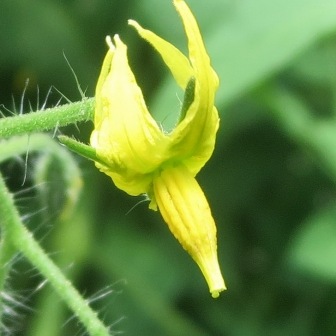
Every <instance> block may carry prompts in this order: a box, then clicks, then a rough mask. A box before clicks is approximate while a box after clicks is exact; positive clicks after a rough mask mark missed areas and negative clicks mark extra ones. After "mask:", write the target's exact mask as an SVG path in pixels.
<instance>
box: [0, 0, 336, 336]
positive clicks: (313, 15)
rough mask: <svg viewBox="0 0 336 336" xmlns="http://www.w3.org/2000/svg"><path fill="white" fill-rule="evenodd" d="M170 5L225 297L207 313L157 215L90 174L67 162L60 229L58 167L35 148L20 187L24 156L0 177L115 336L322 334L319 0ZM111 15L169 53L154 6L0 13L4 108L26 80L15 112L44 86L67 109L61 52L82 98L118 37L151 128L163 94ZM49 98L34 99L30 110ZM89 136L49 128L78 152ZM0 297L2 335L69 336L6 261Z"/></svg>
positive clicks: (332, 63)
mask: <svg viewBox="0 0 336 336" xmlns="http://www.w3.org/2000/svg"><path fill="white" fill-rule="evenodd" d="M188 4H189V5H190V7H191V9H192V11H193V12H194V14H195V16H196V17H197V19H198V22H199V25H200V27H201V30H202V33H203V36H204V40H205V43H206V45H207V48H208V51H209V54H210V56H211V59H212V63H213V66H214V68H215V69H216V70H217V72H218V74H219V77H220V81H221V85H220V88H219V91H218V95H217V107H218V110H219V112H220V116H221V128H220V130H219V134H218V141H217V146H216V149H215V152H214V155H213V157H212V159H211V160H210V161H209V163H208V164H207V165H206V167H205V168H204V169H203V170H202V172H201V173H200V174H199V176H198V181H199V183H200V185H201V186H202V188H203V190H204V191H205V194H206V195H207V198H208V200H209V203H210V205H211V208H212V212H213V215H214V217H215V220H216V222H217V227H218V249H219V259H220V263H221V266H222V269H223V273H224V277H225V279H226V283H227V286H228V291H227V292H225V293H223V294H222V295H221V297H220V298H219V299H217V300H213V299H212V298H211V296H210V294H209V293H208V289H207V286H206V284H205V281H204V279H203V277H202V275H201V273H200V271H199V270H198V268H197V266H196V265H195V264H194V262H193V261H192V260H191V258H190V257H189V256H188V255H187V254H186V253H185V252H184V251H183V250H182V248H181V247H180V246H179V244H178V243H177V242H176V241H175V240H174V238H173V236H172V235H171V234H170V232H169V230H168V229H167V227H166V225H165V223H164V222H163V220H162V219H161V217H160V214H158V213H155V212H152V211H150V210H148V207H147V205H148V204H147V203H146V202H143V203H140V204H138V203H139V202H140V201H141V200H142V198H141V197H138V198H137V197H130V196H128V195H126V194H125V193H123V192H122V191H120V190H117V189H116V188H115V187H114V185H113V184H112V183H111V181H110V180H109V178H108V177H106V176H104V175H103V174H100V173H99V172H97V170H96V169H95V168H94V166H93V164H92V163H91V162H87V161H85V160H84V159H81V158H79V157H77V156H75V155H73V160H75V161H76V162H77V164H78V165H79V167H80V169H81V174H82V178H83V183H84V184H83V192H82V194H81V196H80V202H79V204H78V205H77V207H76V209H75V211H74V213H73V214H72V215H71V216H70V215H69V216H68V218H67V220H64V218H63V219H60V218H59V216H58V215H59V214H60V213H62V209H64V207H65V206H66V205H67V204H68V202H69V201H68V198H67V197H68V196H67V194H66V193H64V191H66V192H67V191H68V190H70V189H71V187H72V186H71V182H73V181H75V180H76V179H77V178H78V172H77V171H76V170H71V169H69V171H67V170H66V168H64V167H63V166H62V165H60V164H59V162H58V161H57V158H56V159H55V158H51V159H50V158H49V156H50V155H49V154H48V153H35V152H32V153H31V155H30V156H29V160H28V171H27V173H28V176H27V180H26V182H25V185H24V186H22V182H23V181H24V174H25V168H24V164H23V161H24V156H22V157H21V159H19V158H17V157H16V158H14V159H13V160H10V161H6V162H5V163H3V164H2V165H1V170H2V172H3V173H4V174H5V176H6V177H7V182H8V185H9V186H10V188H11V190H12V191H13V192H16V193H17V194H16V199H17V204H18V206H19V209H20V211H21V213H22V215H23V216H24V217H25V219H26V223H27V226H28V227H29V229H31V230H32V231H33V232H34V234H35V236H36V237H37V239H38V240H39V241H40V242H41V244H42V245H43V246H44V247H45V249H46V250H47V251H48V252H49V254H50V256H51V257H52V258H53V259H54V260H55V261H56V262H57V263H58V264H59V265H60V267H61V268H62V270H63V271H64V273H65V274H66V275H67V276H68V277H69V278H71V279H73V282H74V284H75V286H76V287H77V288H78V289H79V291H80V292H81V293H83V295H84V296H85V297H86V298H88V300H89V301H92V306H93V307H94V308H95V309H97V311H98V312H99V314H100V316H101V318H102V319H103V320H104V321H105V322H106V324H108V325H111V326H112V327H111V328H112V330H114V331H116V332H117V331H122V332H124V334H125V335H140V336H141V335H179V336H183V335H188V336H190V335H196V336H201V335H228V336H254V335H255V336H256V335H258V336H260V335H265V336H266V335H267V336H277V335H297V336H299V335H302V336H303V335H335V334H336V319H335V316H336V186H335V183H336V1H335V0H321V1H315V0H281V1H280V0H272V1H269V0H243V1H235V0H209V1H201V0H189V1H188ZM128 18H133V19H136V20H137V21H139V22H141V23H142V25H143V26H145V27H148V28H150V29H151V30H153V31H155V32H156V33H158V34H159V35H161V36H162V37H164V38H166V39H167V40H169V41H171V42H173V43H174V44H175V45H177V46H178V47H180V48H181V49H182V50H184V51H186V39H185V36H184V32H183V29H182V25H181V22H180V20H179V18H178V15H177V14H176V12H175V11H174V8H173V6H172V3H171V1H169V0H159V1H158V0H142V1H137V0H124V1H116V0H72V1H56V0H44V1H42V0H40V1H38V0H36V1H28V0H1V1H0V43H1V53H0V88H1V89H0V104H2V105H3V106H5V107H6V108H8V109H9V110H11V111H13V110H15V109H16V111H19V109H20V106H21V105H20V100H21V97H22V92H23V88H24V86H25V82H26V79H27V78H29V79H30V82H29V86H28V88H27V90H26V91H27V92H26V98H25V99H24V103H23V109H24V111H25V112H28V111H29V110H30V109H33V110H35V109H36V108H38V107H39V106H42V105H43V103H44V100H45V97H46V96H47V92H48V90H49V88H50V87H51V86H53V87H56V88H57V89H58V90H59V91H61V92H62V93H63V94H64V95H65V96H66V97H68V98H69V99H71V100H73V101H76V100H79V99H80V94H79V91H78V89H77V86H76V83H75V80H74V78H73V75H72V73H71V71H70V69H69V66H68V65H67V63H66V61H65V58H64V55H65V56H66V58H67V59H68V61H69V62H70V64H71V66H72V67H73V69H74V71H75V73H76V74H77V76H78V79H79V82H80V84H81V86H82V88H83V89H84V90H85V91H86V95H87V96H93V95H94V87H95V82H96V79H97V77H98V74H99V69H100V66H101V62H102V59H103V57H104V54H105V52H106V46H105V42H104V38H105V35H107V34H111V35H113V34H115V33H118V34H120V36H121V37H122V39H123V40H124V41H125V42H126V43H127V44H128V46H129V57H130V63H131V65H132V67H133V69H134V71H135V73H136V75H137V78H138V82H139V84H140V85H141V87H142V88H143V91H144V95H145V97H146V100H147V103H148V105H149V107H150V109H151V111H153V112H152V113H153V114H154V115H155V117H156V119H157V120H158V121H159V122H161V123H163V124H167V125H169V123H171V120H172V119H170V117H171V116H173V117H174V116H175V115H174V111H177V110H178V107H179V100H178V98H177V95H179V96H180V98H181V94H180V92H179V91H178V89H177V87H176V85H175V84H174V82H173V80H172V78H170V76H169V74H168V71H167V70H166V69H165V68H164V65H163V64H162V62H161V60H160V58H159V57H158V56H157V55H156V54H155V52H153V51H152V49H151V48H150V47H149V46H148V45H147V44H146V43H145V42H143V41H141V40H140V39H139V37H138V36H137V35H136V33H135V32H134V31H133V29H131V28H129V27H127V19H128ZM59 98H60V93H59V92H57V90H55V89H52V93H50V94H49V95H48V99H47V106H49V107H50V106H53V105H54V104H56V103H57V101H58V100H59ZM13 101H14V102H15V106H16V107H14V105H13ZM63 102H64V100H63ZM2 111H3V112H4V113H5V114H6V113H8V112H6V109H5V108H4V107H2ZM91 129H92V124H91V123H90V122H88V123H83V124H78V125H77V127H69V128H67V129H62V130H60V131H61V132H62V133H65V134H68V135H74V136H75V137H76V138H78V139H80V140H82V141H84V142H88V139H89V134H90V131H91ZM27 146H28V142H27ZM60 150H61V149H60ZM46 158H49V159H46ZM69 165H70V163H69ZM29 187H31V188H30V189H28V188H29ZM6 288H7V291H8V292H6V295H7V296H8V298H7V301H6V306H7V309H8V312H7V315H6V316H5V320H4V322H5V325H7V326H8V327H9V330H10V333H9V334H10V335H29V336H45V335H48V336H58V335H69V336H70V335H80V334H84V331H83V330H82V328H81V326H80V325H79V324H78V323H77V321H76V320H75V319H74V318H72V314H71V312H70V311H68V310H67V308H66V307H65V306H64V305H63V303H62V302H60V300H59V298H57V297H56V296H54V295H53V294H52V290H51V288H50V286H49V285H48V284H46V283H44V282H43V279H42V278H41V277H40V276H39V275H38V272H37V270H35V269H34V268H33V267H32V266H31V265H29V264H28V263H27V262H26V261H25V260H24V259H23V258H20V257H18V258H17V259H16V262H15V264H14V268H13V271H12V272H11V275H10V277H9V280H8V284H7V287H6Z"/></svg>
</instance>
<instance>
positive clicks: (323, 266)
mask: <svg viewBox="0 0 336 336" xmlns="http://www.w3.org/2000/svg"><path fill="white" fill-rule="evenodd" d="M335 261H336V207H335V206H334V207H332V208H329V209H325V210H323V211H321V212H320V213H318V214H317V215H315V216H313V217H311V218H309V219H308V220H307V221H306V222H305V223H303V225H302V227H301V229H300V230H299V231H298V232H297V234H296V236H295V237H294V239H293V241H292V243H291V246H290V252H289V256H288V262H289V263H290V264H291V265H294V267H297V268H298V269H301V270H304V271H306V272H308V273H310V274H312V275H314V276H317V277H320V278H322V279H325V280H329V281H332V282H334V283H336V263H335Z"/></svg>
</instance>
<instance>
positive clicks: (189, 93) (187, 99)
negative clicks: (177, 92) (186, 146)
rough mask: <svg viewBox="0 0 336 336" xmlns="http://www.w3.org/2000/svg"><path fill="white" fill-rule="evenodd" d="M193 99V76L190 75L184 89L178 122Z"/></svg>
mask: <svg viewBox="0 0 336 336" xmlns="http://www.w3.org/2000/svg"><path fill="white" fill-rule="evenodd" d="M194 99H195V77H190V79H189V81H188V84H187V86H186V89H185V93H184V99H183V104H182V107H181V111H180V116H179V120H178V124H179V123H180V122H181V121H182V120H183V119H184V118H185V116H186V114H187V111H188V109H189V107H190V105H191V104H192V103H193V101H194Z"/></svg>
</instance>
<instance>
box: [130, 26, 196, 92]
mask: <svg viewBox="0 0 336 336" xmlns="http://www.w3.org/2000/svg"><path fill="white" fill-rule="evenodd" d="M128 24H129V25H131V26H133V27H134V28H135V29H136V30H137V32H138V33H139V35H140V36H141V37H142V38H143V39H145V40H146V41H148V42H149V43H150V44H151V45H152V46H153V47H154V48H155V49H156V50H157V51H158V53H159V54H160V55H161V57H162V59H163V61H164V62H165V63H166V64H167V66H168V68H169V69H170V71H171V72H172V74H173V76H174V78H175V80H176V82H177V83H178V85H179V86H180V87H181V88H182V89H185V87H186V85H187V83H188V81H189V79H190V77H191V76H193V69H192V67H191V66H190V62H189V60H188V58H187V57H186V56H184V55H183V54H182V53H181V52H180V51H179V50H178V49H177V48H176V47H175V46H173V45H172V44H170V43H169V42H167V41H165V40H164V39H162V38H161V37H159V36H157V35H156V34H154V33H153V32H151V31H150V30H147V29H144V28H142V27H141V26H140V25H139V24H138V23H137V22H136V21H134V20H128Z"/></svg>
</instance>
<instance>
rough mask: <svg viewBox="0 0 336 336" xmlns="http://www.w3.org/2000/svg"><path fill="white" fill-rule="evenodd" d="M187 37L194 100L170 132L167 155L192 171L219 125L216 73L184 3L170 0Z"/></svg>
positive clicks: (208, 149) (199, 164)
mask: <svg viewBox="0 0 336 336" xmlns="http://www.w3.org/2000/svg"><path fill="white" fill-rule="evenodd" d="M174 4H175V7H176V9H177V11H178V12H179V14H180V16H181V18H182V21H183V25H184V28H185V31H186V34H187V37H188V49H189V58H190V62H191V65H192V67H193V70H194V76H195V94H194V101H193V103H192V104H191V105H190V107H189V109H188V111H187V113H186V116H185V118H184V119H183V120H182V121H181V122H180V123H179V124H178V125H177V126H176V128H175V129H174V130H173V131H172V133H171V139H172V144H173V145H172V147H171V155H172V156H175V157H176V159H177V160H182V161H183V162H184V164H185V165H186V166H187V167H188V169H189V171H190V172H191V173H192V174H193V175H196V174H197V173H198V171H199V170H200V169H201V168H202V167H203V166H204V164H205V163H206V162H207V161H208V159H209V158H210V156H211V155H212V152H213V149H214V146H215V140H216V132H217V130H218V126H219V117H218V112H217V109H216V108H215V107H214V97H215V92H216V89H217V87H218V77H217V75H216V73H215V72H214V70H213V69H212V67H211V65H210V59H209V56H208V54H207V52H206V50H205V47H204V43H203V40H202V36H201V34H200V31H199V28H198V25H197V22H196V20H195V18H194V16H193V14H192V13H191V11H190V9H189V8H188V6H187V5H186V3H185V2H184V1H182V0H175V1H174Z"/></svg>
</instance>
